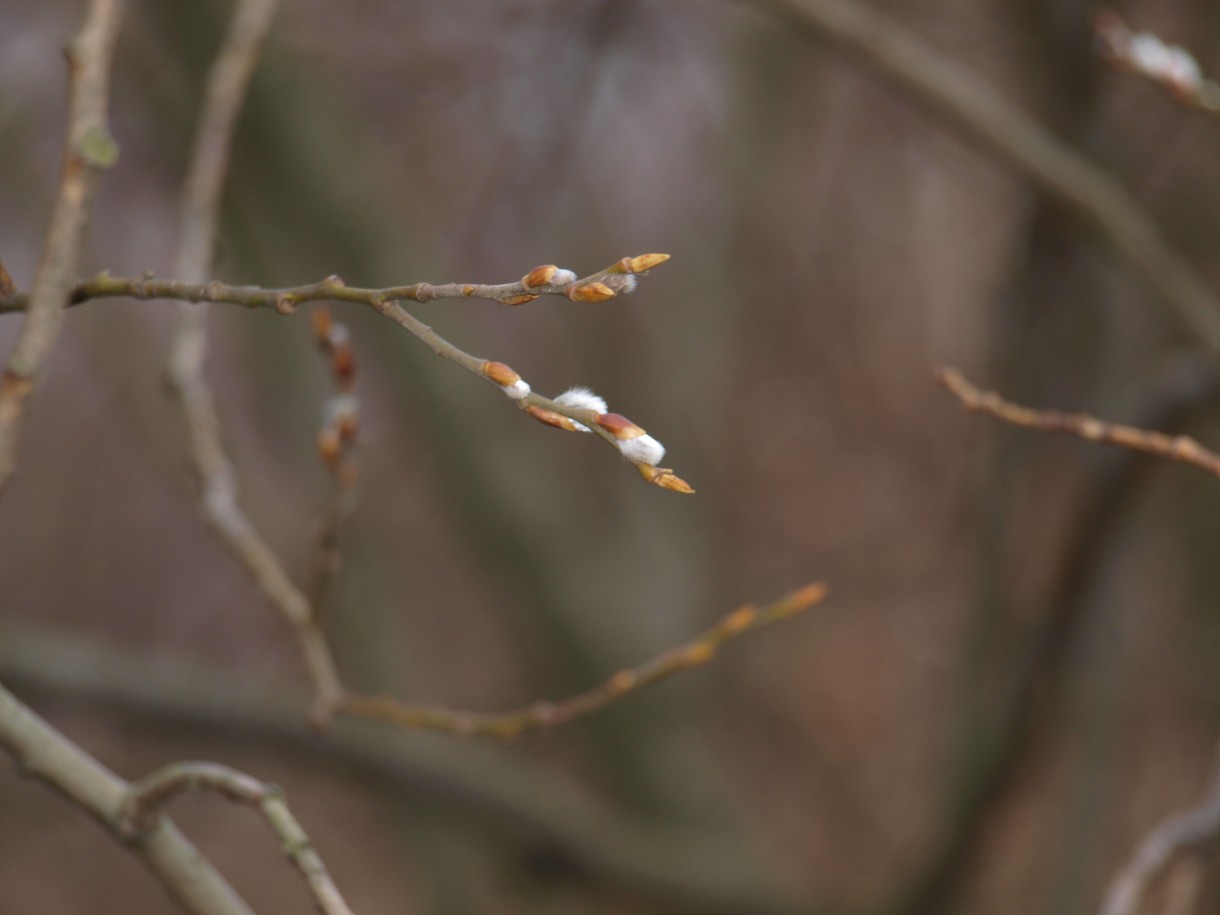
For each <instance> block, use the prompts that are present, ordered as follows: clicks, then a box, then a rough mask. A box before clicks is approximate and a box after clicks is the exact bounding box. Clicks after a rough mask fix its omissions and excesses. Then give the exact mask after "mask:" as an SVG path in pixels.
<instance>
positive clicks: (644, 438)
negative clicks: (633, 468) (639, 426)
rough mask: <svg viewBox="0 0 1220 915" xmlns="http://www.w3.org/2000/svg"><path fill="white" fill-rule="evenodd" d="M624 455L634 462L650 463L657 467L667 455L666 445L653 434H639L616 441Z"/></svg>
mask: <svg viewBox="0 0 1220 915" xmlns="http://www.w3.org/2000/svg"><path fill="white" fill-rule="evenodd" d="M615 444H616V445H618V450H619V451H621V452H622V453H623V457H625V458H626V459H627V460H629V461H631V463H633V464H649V465H651V466H653V467H655V466H656V465H657V464H659V463H661V458H663V457H665V446H664V445H662V444H661V443H660V442H658V441H657V440H656V439H655V438H653V437H652V436H651V435H648V434H647V433H645V434H644V435H637V436H636V437H635V438H627V439H620V440H619V441H617V442H615Z"/></svg>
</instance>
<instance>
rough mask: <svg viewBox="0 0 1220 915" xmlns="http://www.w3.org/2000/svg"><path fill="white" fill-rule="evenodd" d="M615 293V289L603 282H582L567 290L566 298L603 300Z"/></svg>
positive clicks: (582, 300) (585, 300)
mask: <svg viewBox="0 0 1220 915" xmlns="http://www.w3.org/2000/svg"><path fill="white" fill-rule="evenodd" d="M615 295H616V293H615V291H614V290H613V289H611V288H610V287H609V286H607V285H606V284H605V283H601V282H596V283H584V284H582V285H580V286H573V287H572V288H571V289H569V290H568V298H569V299H571V300H572V301H573V302H590V303H594V302H605V301H608V300H610V299H612V298H614V296H615Z"/></svg>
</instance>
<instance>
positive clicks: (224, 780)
mask: <svg viewBox="0 0 1220 915" xmlns="http://www.w3.org/2000/svg"><path fill="white" fill-rule="evenodd" d="M188 791H212V792H215V793H217V794H219V795H221V796H223V797H227V798H229V799H230V800H233V801H236V802H238V803H240V804H245V805H247V806H249V807H253V808H254V809H255V810H257V811H258V812H259V813H261V814H262V815H263V817H264V819H266V821H267V824H268V825H269V826H270V827H271V829H272V831H273V832H275V834H276V835H277V836H278V837H279V839H280V843H281V845H282V847H283V849H284V854H285V855H287V856H288V860H290V861H291V862H292V863H293V865H294V866H295V867H296V869H297V870H299V871H300V872H301V876H303V877H304V878H305V882H306V883H307V884H308V885H309V890H310V892H311V893H312V894H313V898H314V901H315V902H316V903H317V905H318V909H319V910H320V911H321V912H322V913H323V915H352V910H351V909H350V908H348V905H347V902H346V901H345V900H344V899H343V894H342V893H340V892H339V888H338V887H337V886H335V882H334V881H333V880H332V879H331V876H330V873H329V872H328V871H327V870H326V865H325V864H323V863H322V859H321V858H320V857H319V856H318V853H317V852H316V851H314V848H313V843H312V842H310V840H309V836H308V835H307V834H306V832H305V830H304V829H303V828H302V827H301V824H300V822H298V821H297V818H296V817H295V816H293V814H292V811H291V810H290V809H289V808H288V802H287V801H286V800H285V798H284V792H283V791H282V790H281V789H280V788H278V787H277V786H275V785H268V784H265V783H264V782H260V781H259V780H258V779H255V778H252V777H251V776H249V775H246V774H245V773H244V772H238V771H237V770H236V769H232V768H230V767H228V766H222V765H219V764H218V763H210V762H176V763H171V764H170V765H168V766H165V767H163V768H161V769H158V770H157V771H156V772H153V773H152V774H150V775H148V776H146V777H145V778H143V779H141V780H140V781H138V782H136V783H135V784H134V785H132V786H131V787H130V789H129V790H128V792H127V797H126V800H125V801H124V803H123V807H122V810H121V812H120V817H119V830H120V832H121V833H122V835H123V836H124V838H126V839H127V841H129V842H135V843H138V842H140V841H142V840H143V838H144V837H145V836H147V835H148V834H149V833H150V832H151V831H152V830H153V829H154V828H155V827H156V826H157V824H158V823H161V822H164V818H163V811H164V810H165V808H166V807H167V806H168V805H169V803H170V802H171V801H172V800H173V799H174V798H175V797H177V796H178V795H179V794H183V793H186V792H188Z"/></svg>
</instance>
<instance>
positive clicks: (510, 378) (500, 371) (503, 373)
mask: <svg viewBox="0 0 1220 915" xmlns="http://www.w3.org/2000/svg"><path fill="white" fill-rule="evenodd" d="M483 374H484V375H486V376H487V377H488V378H490V379H491V380H492V381H494V382H495V383H496V384H498V385H500V386H501V387H505V388H507V387H509V386H510V385H514V384H516V383H517V382H518V381H520V380H521V376H520V375H518V374H517V373H516V372H514V371H513V370H512V369H511V368H509V367H508V366H507V365H505V364H504V363H503V362H484V363H483Z"/></svg>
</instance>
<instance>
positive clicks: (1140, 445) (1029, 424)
mask: <svg viewBox="0 0 1220 915" xmlns="http://www.w3.org/2000/svg"><path fill="white" fill-rule="evenodd" d="M936 378H937V380H938V381H939V382H940V383H941V384H942V385H944V386H945V387H946V388H948V389H949V390H950V391H951V392H952V393H953V394H954V395H955V396H956V397H957V399H958V400H960V401H961V402H962V405H963V406H965V407H966V409H968V410H970V411H972V412H974V413H985V414H986V415H988V416H992V417H994V418H995V419H999V420H1003V421H1004V422H1006V423H1010V424H1011V425H1014V426H1024V427H1026V428H1028V429H1035V430H1037V431H1039V432H1056V433H1064V434H1067V435H1074V436H1076V437H1077V438H1083V439H1085V440H1087V441H1090V442H1100V443H1101V444H1103V445H1114V446H1116V447H1119V448H1127V449H1129V450H1131V451H1142V452H1144V453H1146V454H1152V455H1156V456H1157V457H1162V458H1166V459H1168V460H1171V461H1179V462H1181V463H1183V464H1189V465H1190V466H1192V467H1196V468H1198V469H1199V470H1202V471H1204V472H1206V473H1210V474H1211V475H1212V476H1215V477H1220V454H1216V453H1215V452H1214V451H1209V450H1208V449H1207V448H1204V447H1203V446H1202V445H1200V444H1199V443H1198V442H1197V441H1195V440H1194V439H1193V438H1191V437H1190V436H1188V435H1165V434H1163V433H1160V432H1150V431H1148V430H1146V429H1138V428H1136V427H1134V426H1123V425H1119V424H1117V423H1108V422H1104V421H1102V420H1100V419H1098V418H1097V417H1095V416H1091V415H1090V414H1088V413H1061V412H1059V411H1058V410H1032V409H1030V408H1029V407H1023V406H1020V405H1019V404H1015V403H1011V402H1009V401H1007V400H1005V399H1004V398H1002V397H1001V396H1000V395H999V394H997V393H995V392H994V391H982V390H980V389H978V388H976V387H975V386H974V385H972V384H971V383H970V382H969V381H967V380H966V379H965V377H963V376H962V374H961V372H959V371H957V370H956V369H952V368H942V369H940V370H939V371H938V372H937V373H936Z"/></svg>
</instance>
